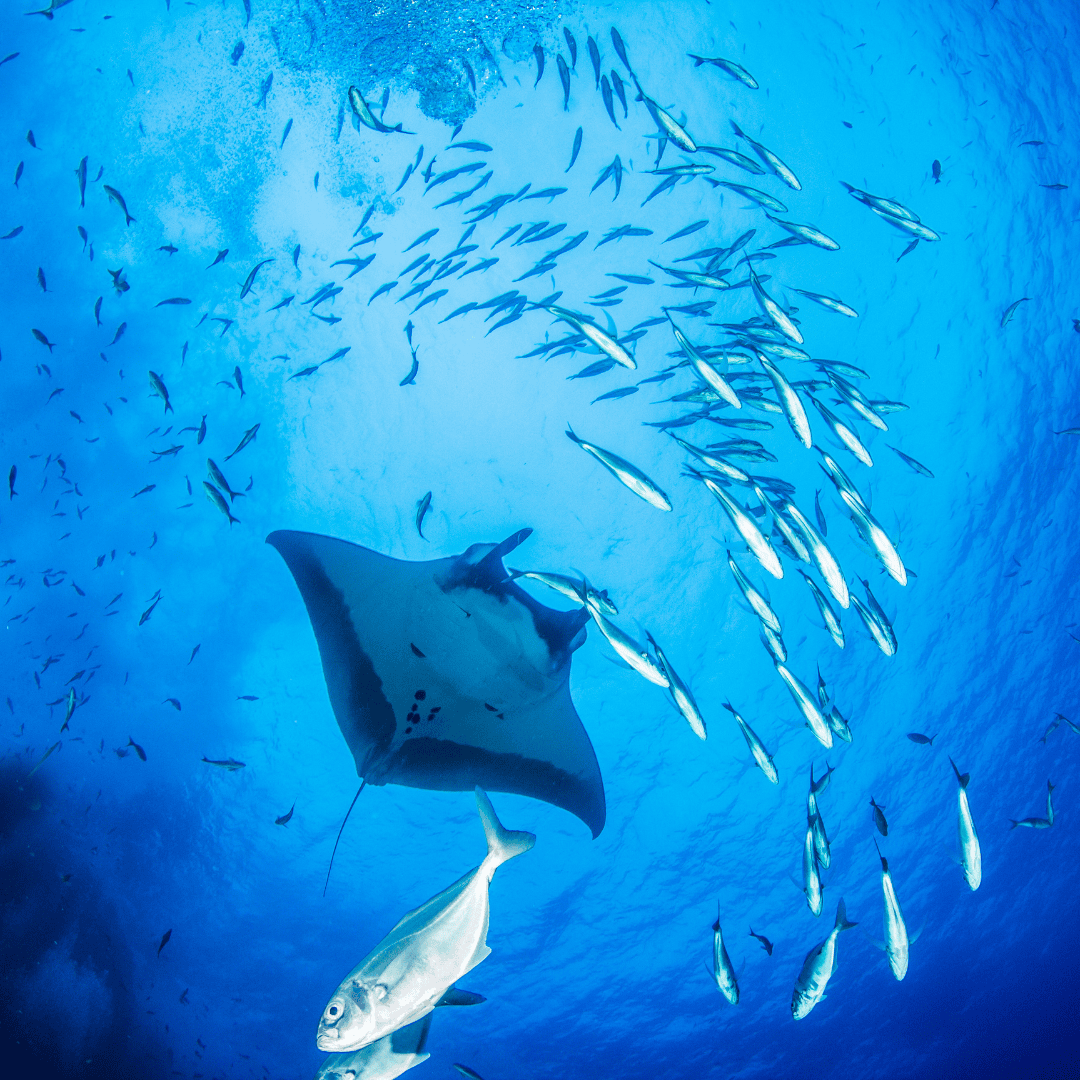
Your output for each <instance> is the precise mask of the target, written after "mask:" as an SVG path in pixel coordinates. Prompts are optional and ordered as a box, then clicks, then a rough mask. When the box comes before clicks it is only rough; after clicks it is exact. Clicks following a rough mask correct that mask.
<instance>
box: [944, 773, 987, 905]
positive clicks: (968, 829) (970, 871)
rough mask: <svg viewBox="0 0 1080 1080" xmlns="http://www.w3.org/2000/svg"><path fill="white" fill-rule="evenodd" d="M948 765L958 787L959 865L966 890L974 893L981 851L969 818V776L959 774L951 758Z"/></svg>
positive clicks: (980, 875)
mask: <svg viewBox="0 0 1080 1080" xmlns="http://www.w3.org/2000/svg"><path fill="white" fill-rule="evenodd" d="M949 764H950V765H951V766H952V769H953V772H954V773H955V774H956V782H957V783H958V784H959V785H960V787H959V789H958V790H957V793H956V798H957V810H958V812H959V818H958V828H959V830H960V855H961V865H962V866H963V868H964V880H965V881H966V882H967V883H968V888H969V889H971V891H972V892H974V891H975V890H976V889H977V888H978V887H979V886H980V885H981V884H982V849H981V848H980V847H979V834H978V832H977V831H976V829H975V822H974V821H973V820H972V817H971V806H970V805H969V804H968V796H967V786H968V783H969V782H970V780H971V774H970V773H961V772H960V770H959V769H958V768H957V767H956V762H954V761H953V759H952V758H949Z"/></svg>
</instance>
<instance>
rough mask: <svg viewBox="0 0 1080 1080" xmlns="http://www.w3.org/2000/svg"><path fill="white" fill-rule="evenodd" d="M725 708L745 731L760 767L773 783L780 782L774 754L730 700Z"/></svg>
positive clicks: (751, 750)
mask: <svg viewBox="0 0 1080 1080" xmlns="http://www.w3.org/2000/svg"><path fill="white" fill-rule="evenodd" d="M724 708H725V709H727V711H728V712H729V713H731V715H732V716H734V717H735V722H736V723H737V724H738V725H739V730H740V731H741V732H742V733H743V738H744V739H745V740H746V745H747V746H748V747H750V753H751V754H753V755H754V762H755V763H756V765H757V766H758V768H759V769H761V771H762V772H763V773H764V774H765V775H766V776H767V777H768V778H769V780H770V781H772V783H774V784H779V783H780V774H779V773H778V772H777V771H776V766H775V765H774V764H773V759H772V756H771V755H770V754H769V752H768V750H766V749H765V744H764V743H763V742H762V741H761V740H760V739H759V738H758V737H757V735H756V734H755V733H754V729H753V728H752V727H751V726H750V725H749V724H748V723H747V722H746V721H745V720H744V719H743V718H742V717H741V716H740V715H739V714H738V713H737V712H736V711H735V709H734V708H733V707H732V706H731V703H730V702H725V704H724Z"/></svg>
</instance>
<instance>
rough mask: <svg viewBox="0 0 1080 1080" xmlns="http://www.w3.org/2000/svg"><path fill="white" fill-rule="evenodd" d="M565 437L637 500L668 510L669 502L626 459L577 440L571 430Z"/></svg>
mask: <svg viewBox="0 0 1080 1080" xmlns="http://www.w3.org/2000/svg"><path fill="white" fill-rule="evenodd" d="M566 437H567V438H568V439H570V440H571V441H572V442H575V443H577V444H578V446H580V447H581V449H582V450H584V451H585V452H586V453H589V454H592V456H593V457H594V458H596V460H597V461H599V462H600V464H601V465H603V466H604V468H605V469H607V470H608V472H610V473H611V474H612V476H614V477H615V479H616V480H618V481H619V482H620V483H621V484H625V485H626V486H627V487H628V488H629V489H630V490H631V491H632V492H633V493H634V494H635V495H637V496H638V498H641V499H644V500H645V501H646V502H647V503H648V504H649V505H650V506H655V507H656V508H657V510H670V509H671V501H670V500H669V499H668V497H667V495H665V494H664V492H662V491H661V490H660V488H658V487H657V486H656V485H655V484H654V483H653V482H652V481H651V480H650V479H649V478H648V477H647V476H646V475H645V474H644V473H643V472H642V471H641V470H640V469H639V468H637V466H635V465H631V464H630V462H629V461H627V460H626V458H621V457H619V455H618V454H613V453H612V452H611V451H610V450H605V449H604V448H603V447H602V446H594V445H593V444H592V443H590V442H586V441H585V440H584V439H579V438H578V437H577V436H576V435H575V434H574V431H573V428H571V427H569V426H568V427H567V429H566Z"/></svg>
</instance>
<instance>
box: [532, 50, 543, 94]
mask: <svg viewBox="0 0 1080 1080" xmlns="http://www.w3.org/2000/svg"><path fill="white" fill-rule="evenodd" d="M533 56H534V57H535V59H536V82H534V83H533V89H534V90H535V89H536V88H537V87H538V86H539V85H540V80H541V79H542V78H543V77H544V49H543V46H541V45H540V44H539V42H538V43H537V44H536V45H534V46H533Z"/></svg>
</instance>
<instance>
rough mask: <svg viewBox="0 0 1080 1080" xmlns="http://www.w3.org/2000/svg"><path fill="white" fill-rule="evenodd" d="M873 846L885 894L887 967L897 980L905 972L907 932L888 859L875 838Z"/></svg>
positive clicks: (901, 977)
mask: <svg viewBox="0 0 1080 1080" xmlns="http://www.w3.org/2000/svg"><path fill="white" fill-rule="evenodd" d="M874 847H875V848H877V853H878V858H879V859H880V860H881V891H882V892H883V893H884V894H885V955H886V956H888V958H889V967H891V968H892V973H893V974H894V975H895V976H896V979H897V982H899V981H900V980H902V979H903V977H904V976H905V975H906V974H907V967H908V932H907V927H906V926H905V925H904V913H903V912H902V911H901V910H900V901H899V900H897V899H896V889H895V888H894V887H893V879H892V874H890V873H889V860H888V859H886V858H885V856H884V855H882V854H881V848H878V847H877V840H875V841H874Z"/></svg>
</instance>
